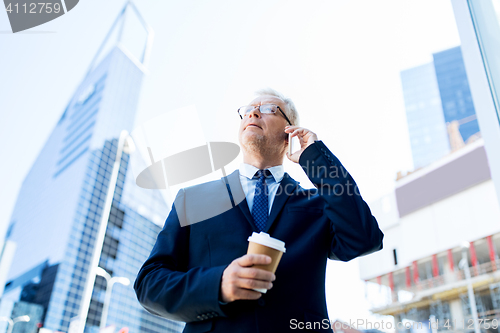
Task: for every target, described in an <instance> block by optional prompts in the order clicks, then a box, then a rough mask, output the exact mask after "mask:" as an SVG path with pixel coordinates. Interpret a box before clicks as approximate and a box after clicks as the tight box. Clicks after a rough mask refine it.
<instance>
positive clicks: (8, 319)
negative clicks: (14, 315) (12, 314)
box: [0, 317, 14, 333]
mask: <svg viewBox="0 0 500 333" xmlns="http://www.w3.org/2000/svg"><path fill="white" fill-rule="evenodd" d="M0 321H6V322H7V331H6V332H7V333H10V332H12V326H14V323H13V322H12V319H10V318H7V317H0Z"/></svg>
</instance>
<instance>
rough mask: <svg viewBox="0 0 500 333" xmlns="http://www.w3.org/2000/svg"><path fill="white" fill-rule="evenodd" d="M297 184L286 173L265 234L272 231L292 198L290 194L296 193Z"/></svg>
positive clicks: (268, 219) (275, 199)
mask: <svg viewBox="0 0 500 333" xmlns="http://www.w3.org/2000/svg"><path fill="white" fill-rule="evenodd" d="M297 184H298V183H297V182H296V181H295V180H294V179H293V178H292V177H290V175H288V173H286V172H285V175H284V176H283V179H282V180H281V182H280V185H279V187H278V191H277V192H276V196H275V197H274V202H273V206H272V208H271V214H270V215H269V217H268V218H267V224H266V228H265V229H264V232H266V233H268V231H269V229H271V227H272V225H273V223H274V221H276V218H277V217H278V214H279V213H280V212H281V211H282V210H283V207H284V206H285V203H286V202H287V200H288V198H290V194H292V193H295V188H296V187H297ZM247 207H248V206H247ZM250 217H251V216H250Z"/></svg>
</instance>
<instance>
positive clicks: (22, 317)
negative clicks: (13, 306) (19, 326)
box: [0, 316, 30, 333]
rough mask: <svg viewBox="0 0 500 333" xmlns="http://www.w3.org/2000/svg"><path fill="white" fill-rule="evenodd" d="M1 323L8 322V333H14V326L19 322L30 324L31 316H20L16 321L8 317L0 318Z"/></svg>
mask: <svg viewBox="0 0 500 333" xmlns="http://www.w3.org/2000/svg"><path fill="white" fill-rule="evenodd" d="M0 321H6V322H8V323H9V326H7V333H12V330H13V329H14V325H15V324H16V323H18V322H23V321H24V322H26V323H27V322H28V321H30V316H19V317H16V318H14V319H10V318H7V317H0Z"/></svg>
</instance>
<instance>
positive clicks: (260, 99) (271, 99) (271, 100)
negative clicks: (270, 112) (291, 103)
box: [249, 95, 284, 106]
mask: <svg viewBox="0 0 500 333" xmlns="http://www.w3.org/2000/svg"><path fill="white" fill-rule="evenodd" d="M262 104H276V105H279V106H283V105H284V102H283V100H282V99H281V98H279V97H276V96H272V95H263V96H257V97H256V98H254V99H253V100H252V101H251V102H250V104H249V105H262Z"/></svg>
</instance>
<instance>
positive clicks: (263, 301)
mask: <svg viewBox="0 0 500 333" xmlns="http://www.w3.org/2000/svg"><path fill="white" fill-rule="evenodd" d="M257 304H259V305H260V306H264V305H266V300H265V299H262V298H259V300H258V301H257Z"/></svg>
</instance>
